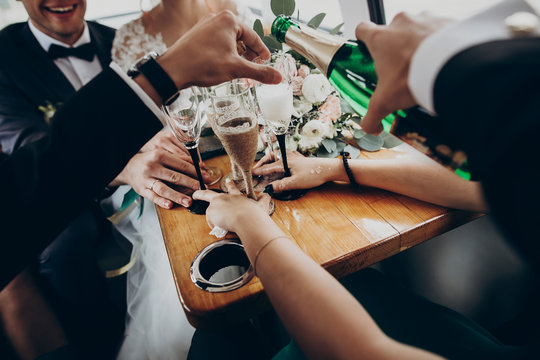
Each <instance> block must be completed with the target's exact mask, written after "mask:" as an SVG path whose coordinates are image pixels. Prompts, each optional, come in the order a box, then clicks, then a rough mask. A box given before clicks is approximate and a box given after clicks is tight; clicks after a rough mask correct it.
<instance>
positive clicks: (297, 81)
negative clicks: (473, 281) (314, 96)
mask: <svg viewBox="0 0 540 360" xmlns="http://www.w3.org/2000/svg"><path fill="white" fill-rule="evenodd" d="M302 84H304V78H303V77H301V76H295V77H293V78H292V81H291V86H292V91H293V95H297V96H300V95H302Z"/></svg>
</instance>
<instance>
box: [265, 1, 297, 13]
mask: <svg viewBox="0 0 540 360" xmlns="http://www.w3.org/2000/svg"><path fill="white" fill-rule="evenodd" d="M295 7H296V2H295V1H294V0H271V1H270V8H271V9H272V12H273V13H274V15H276V16H278V15H281V14H283V15H285V16H291V15H292V14H293V13H294V8H295Z"/></svg>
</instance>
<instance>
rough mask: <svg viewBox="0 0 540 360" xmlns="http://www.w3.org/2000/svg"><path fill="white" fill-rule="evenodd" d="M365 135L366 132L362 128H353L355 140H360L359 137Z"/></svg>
mask: <svg viewBox="0 0 540 360" xmlns="http://www.w3.org/2000/svg"><path fill="white" fill-rule="evenodd" d="M366 135H367V133H366V132H365V131H364V130H360V129H355V130H354V138H355V139H356V140H360V139H361V138H363V137H364V136H366Z"/></svg>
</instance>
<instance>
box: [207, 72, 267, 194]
mask: <svg viewBox="0 0 540 360" xmlns="http://www.w3.org/2000/svg"><path fill="white" fill-rule="evenodd" d="M210 99H211V104H212V107H213V109H212V115H211V117H212V121H211V123H212V122H213V125H212V128H213V129H214V132H215V133H216V135H217V136H218V138H219V139H220V140H221V143H222V144H223V147H224V148H225V151H227V154H228V155H229V157H230V159H231V163H232V166H233V172H236V174H234V175H236V177H238V175H241V176H242V178H243V180H244V185H245V189H246V190H245V191H246V194H247V195H248V196H249V197H250V198H251V199H255V200H256V199H257V197H256V196H255V192H254V190H253V180H252V175H251V168H252V166H253V162H254V160H255V155H256V154H257V143H258V136H259V127H258V123H257V116H256V114H255V107H254V103H253V98H252V96H251V91H250V89H249V87H247V86H243V85H241V84H240V83H239V82H229V83H225V84H222V85H219V86H217V87H216V88H215V89H213V91H212V93H211V94H210ZM238 173H240V174H238Z"/></svg>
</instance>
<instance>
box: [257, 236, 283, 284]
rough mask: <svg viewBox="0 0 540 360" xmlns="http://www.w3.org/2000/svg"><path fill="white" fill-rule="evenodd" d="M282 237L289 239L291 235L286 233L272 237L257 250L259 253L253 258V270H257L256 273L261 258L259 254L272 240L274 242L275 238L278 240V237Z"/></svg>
mask: <svg viewBox="0 0 540 360" xmlns="http://www.w3.org/2000/svg"><path fill="white" fill-rule="evenodd" d="M281 238H285V239H288V238H289V237H288V236H286V235H280V236H276V237H275V238H272V239H270V240H268V241H267V242H266V244H264V245H263V246H261V247H260V248H259V250H257V253H256V254H255V259H254V260H253V271H254V272H255V275H257V260H258V259H259V255H260V254H261V252H262V251H263V250H264V249H265V248H266V247H267V246H268V245H270V243H271V242H273V241H274V240H277V239H281Z"/></svg>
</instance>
